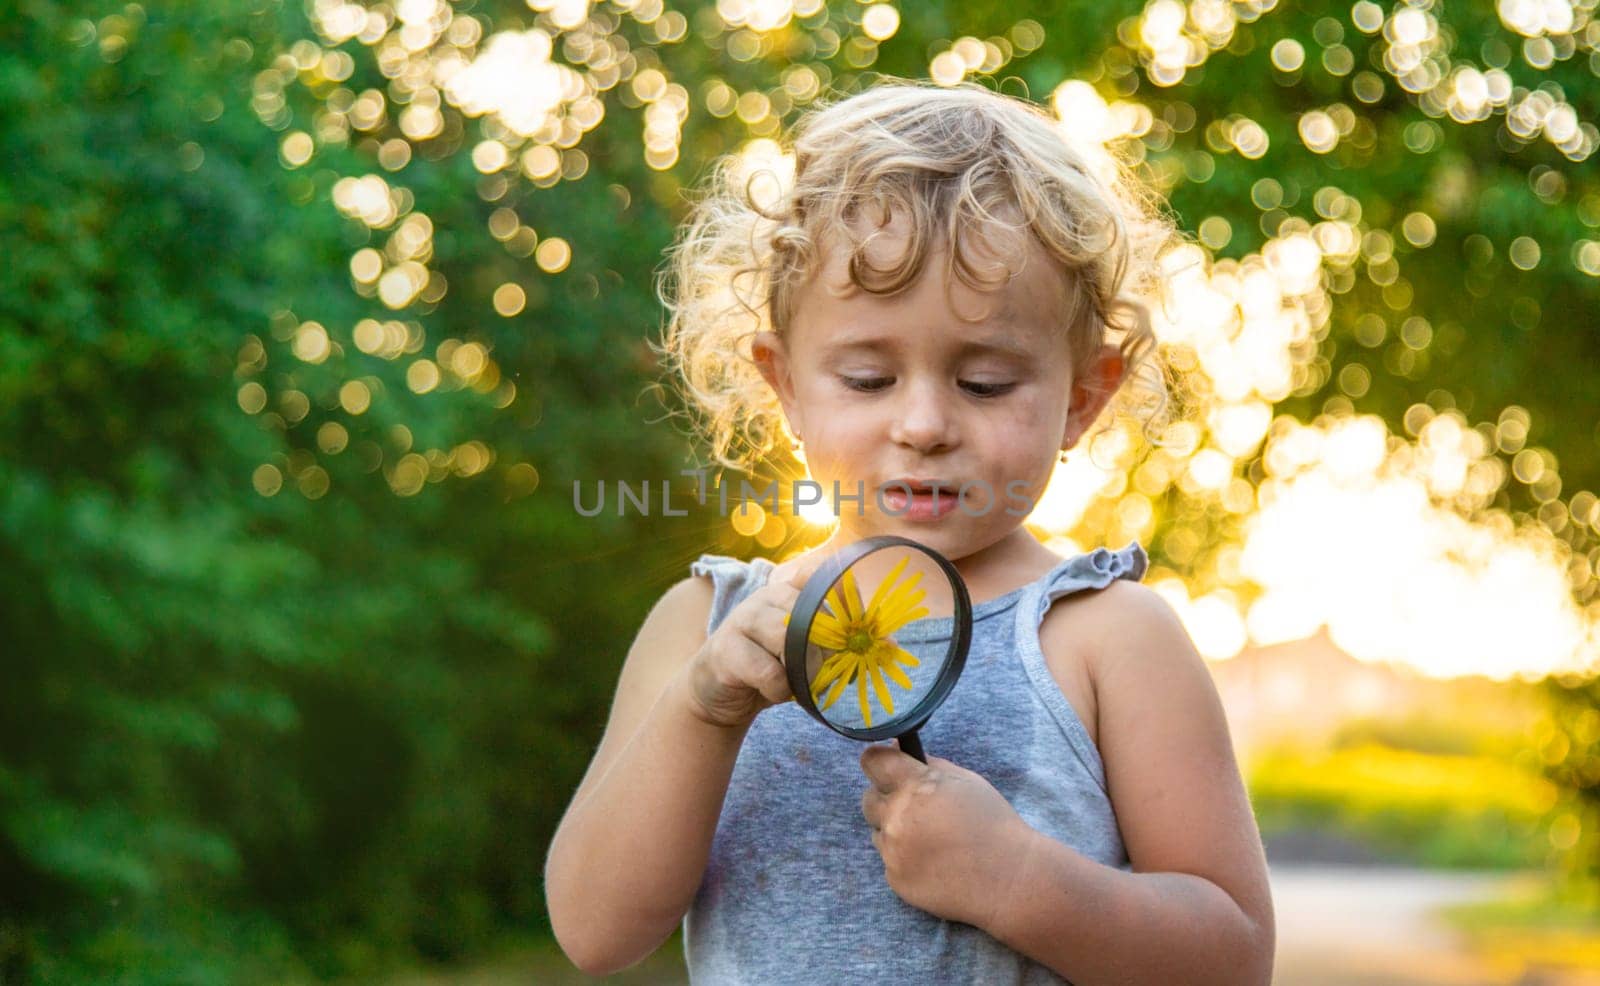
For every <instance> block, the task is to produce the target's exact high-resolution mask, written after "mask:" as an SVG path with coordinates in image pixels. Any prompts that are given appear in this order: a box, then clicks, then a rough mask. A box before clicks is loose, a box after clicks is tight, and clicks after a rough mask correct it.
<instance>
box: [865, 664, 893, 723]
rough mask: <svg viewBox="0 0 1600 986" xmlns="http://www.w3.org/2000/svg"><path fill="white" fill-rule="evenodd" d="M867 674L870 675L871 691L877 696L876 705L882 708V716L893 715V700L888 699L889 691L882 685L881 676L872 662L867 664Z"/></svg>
mask: <svg viewBox="0 0 1600 986" xmlns="http://www.w3.org/2000/svg"><path fill="white" fill-rule="evenodd" d="M867 673H868V674H870V675H872V690H873V691H874V692H876V693H877V695H878V704H879V705H881V706H883V711H884V714H886V715H891V716H892V715H894V699H892V698H890V697H889V689H887V688H885V687H884V685H883V675H881V674H879V673H878V665H877V664H876V663H874V662H869V663H868V664H867Z"/></svg>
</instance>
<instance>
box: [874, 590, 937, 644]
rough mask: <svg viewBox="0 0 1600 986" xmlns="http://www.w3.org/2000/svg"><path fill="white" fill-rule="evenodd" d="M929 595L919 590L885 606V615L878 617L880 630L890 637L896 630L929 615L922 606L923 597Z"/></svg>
mask: <svg viewBox="0 0 1600 986" xmlns="http://www.w3.org/2000/svg"><path fill="white" fill-rule="evenodd" d="M925 595H927V593H925V592H923V591H922V590H921V589H918V590H917V591H916V592H914V593H912V594H911V595H909V596H906V597H903V598H894V599H891V600H889V601H888V602H887V603H884V605H883V613H882V614H881V615H880V616H879V617H878V629H879V631H880V632H881V633H882V634H883V635H884V636H886V637H887V636H889V635H890V634H892V633H894V632H895V631H896V630H898V629H900V628H901V627H903V626H905V625H906V624H907V623H910V622H911V621H912V620H914V619H917V618H918V613H919V612H920V614H921V615H922V616H926V615H928V611H927V608H926V607H923V606H921V603H922V598H923V596H925Z"/></svg>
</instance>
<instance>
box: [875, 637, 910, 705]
mask: <svg viewBox="0 0 1600 986" xmlns="http://www.w3.org/2000/svg"><path fill="white" fill-rule="evenodd" d="M886 649H889V650H900V648H898V647H895V646H894V645H893V644H889V645H887V646H886ZM901 653H904V651H901ZM877 665H878V667H879V668H882V669H883V673H884V674H886V675H888V676H889V679H890V680H891V681H893V682H894V683H895V684H897V685H899V686H900V687H901V688H904V689H906V690H907V691H910V690H911V678H910V676H909V675H907V674H906V673H905V672H904V671H902V670H900V665H898V664H896V663H895V662H894V659H893V658H892V657H886V658H884V659H880V660H879V661H878V662H877ZM890 711H891V712H892V711H894V710H893V709H891V710H890Z"/></svg>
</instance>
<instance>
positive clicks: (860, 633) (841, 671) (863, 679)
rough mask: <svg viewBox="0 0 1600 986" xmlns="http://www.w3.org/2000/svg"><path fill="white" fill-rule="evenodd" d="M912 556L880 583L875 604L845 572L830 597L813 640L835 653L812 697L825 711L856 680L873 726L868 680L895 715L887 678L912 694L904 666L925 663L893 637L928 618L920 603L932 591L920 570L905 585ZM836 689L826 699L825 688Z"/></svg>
mask: <svg viewBox="0 0 1600 986" xmlns="http://www.w3.org/2000/svg"><path fill="white" fill-rule="evenodd" d="M909 560H910V556H909V555H908V556H906V557H905V558H901V559H900V562H899V563H898V564H897V565H895V567H894V568H893V569H892V570H891V571H890V572H889V575H888V576H887V577H886V578H885V579H884V580H883V581H882V582H880V583H879V584H878V588H877V591H875V592H874V593H873V594H872V601H871V602H869V603H868V604H867V605H866V606H865V607H863V606H862V605H861V593H860V591H859V590H858V589H857V588H856V580H855V575H854V574H853V573H852V572H851V571H850V570H848V569H846V570H845V573H844V575H843V577H841V578H840V580H839V583H838V584H837V585H835V586H834V587H833V589H832V590H831V591H830V592H829V594H828V597H827V602H828V606H827V607H826V608H824V609H819V610H818V611H817V615H816V619H815V620H814V621H813V622H812V624H811V642H812V643H814V644H816V645H817V646H818V647H822V648H824V649H826V650H830V651H833V653H832V654H829V655H828V657H827V658H826V659H824V660H823V662H822V667H821V668H819V669H818V671H817V677H816V679H815V680H814V681H812V682H811V696H812V699H813V700H814V701H816V702H817V703H818V706H817V707H818V709H819V710H825V709H827V708H828V707H830V706H831V705H833V703H834V702H836V701H838V698H839V695H840V694H841V693H842V692H843V691H844V689H845V686H847V685H849V684H850V683H851V682H852V681H853V682H855V685H856V696H857V697H858V698H859V700H860V702H861V718H862V720H863V721H864V722H865V723H866V724H867V725H868V726H871V725H872V709H871V707H870V706H869V705H868V704H867V679H868V678H869V677H870V678H871V679H872V690H873V692H874V693H875V694H876V695H877V696H878V704H879V705H881V706H883V710H884V711H885V712H886V713H888V714H890V715H893V714H894V699H893V698H891V697H890V695H889V689H888V687H887V686H886V685H885V684H884V678H885V677H887V678H888V679H889V680H890V681H893V682H894V683H895V684H897V685H899V686H900V687H901V688H905V689H907V690H909V689H910V688H911V679H910V678H909V677H907V676H906V673H905V671H903V670H902V669H901V668H900V665H902V664H903V665H905V666H906V667H916V666H917V665H918V664H920V663H922V662H921V661H919V660H917V658H916V657H915V656H914V655H912V654H910V653H908V652H907V651H905V650H903V649H902V648H901V647H900V646H899V645H898V644H896V643H895V642H894V640H893V639H892V635H893V634H894V632H895V631H896V630H899V629H900V628H901V627H903V626H905V625H906V624H907V623H909V622H911V621H912V620H915V619H917V618H918V617H922V616H927V615H928V610H927V608H926V607H924V606H921V605H919V604H920V603H921V602H922V599H923V597H924V596H925V595H926V593H925V592H924V591H923V590H921V589H918V588H917V582H918V581H919V580H920V579H921V578H922V573H921V572H917V573H915V574H914V575H912V576H911V577H910V578H909V579H907V580H905V582H903V583H902V582H899V581H898V580H899V578H900V573H901V572H902V571H904V570H905V567H906V562H907V561H909ZM830 683H831V684H832V685H833V687H832V689H830V690H829V691H828V695H827V698H826V699H824V698H823V695H822V690H823V689H824V688H827V687H828V685H829V684H830Z"/></svg>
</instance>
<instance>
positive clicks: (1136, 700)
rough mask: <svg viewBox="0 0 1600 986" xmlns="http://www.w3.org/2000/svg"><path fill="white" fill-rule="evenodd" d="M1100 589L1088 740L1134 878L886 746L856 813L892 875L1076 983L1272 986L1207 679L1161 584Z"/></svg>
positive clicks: (873, 757)
mask: <svg viewBox="0 0 1600 986" xmlns="http://www.w3.org/2000/svg"><path fill="white" fill-rule="evenodd" d="M1097 595H1099V596H1101V599H1100V600H1099V601H1098V602H1099V603H1100V605H1098V606H1096V607H1094V609H1095V610H1097V612H1096V613H1095V615H1094V616H1093V617H1090V616H1089V614H1087V613H1085V614H1084V615H1085V617H1086V618H1088V619H1091V620H1093V621H1095V622H1096V623H1097V624H1098V625H1097V626H1090V625H1088V624H1080V627H1079V629H1082V630H1084V631H1086V634H1087V636H1088V637H1089V639H1090V641H1091V643H1092V644H1095V643H1097V644H1098V646H1097V647H1095V651H1096V655H1097V656H1096V658H1095V660H1094V665H1093V666H1094V669H1095V671H1094V674H1095V686H1096V693H1097V695H1098V700H1099V706H1098V708H1099V715H1098V721H1099V726H1100V728H1099V732H1100V735H1099V737H1098V742H1099V746H1100V751H1101V757H1102V760H1103V761H1104V763H1105V768H1106V781H1107V788H1108V790H1109V793H1110V796H1111V801H1112V806H1113V808H1114V809H1115V812H1116V816H1117V822H1118V827H1119V829H1120V831H1121V833H1122V840H1123V844H1124V846H1125V847H1126V849H1127V852H1128V857H1129V859H1130V860H1131V862H1132V864H1133V870H1134V871H1133V872H1131V873H1129V872H1123V871H1121V870H1117V869H1113V868H1112V867H1109V866H1105V865H1103V864H1101V863H1098V862H1095V861H1093V860H1091V859H1089V858H1087V857H1085V856H1083V855H1082V854H1081V853H1078V852H1077V851H1075V850H1073V849H1072V848H1070V847H1069V846H1067V845H1065V844H1063V843H1061V842H1059V841H1057V840H1055V839H1053V838H1050V837H1048V836H1046V835H1043V834H1042V833H1039V832H1038V831H1036V830H1034V829H1032V828H1030V827H1029V826H1028V825H1027V824H1026V823H1025V822H1023V820H1022V819H1021V818H1020V817H1019V816H1018V815H1017V814H1016V812H1015V811H1013V810H1011V807H1010V805H1009V804H1007V803H1006V802H1005V800H1004V798H1003V797H1001V795H1000V794H999V792H997V791H995V789H994V788H993V786H991V785H990V784H989V783H988V782H987V781H985V780H984V779H983V778H982V777H980V776H979V775H977V774H975V773H973V772H972V771H969V770H965V769H963V768H961V767H959V766H957V765H955V764H952V763H950V762H949V761H945V760H941V759H940V758H937V757H932V758H930V759H929V765H928V766H927V767H923V766H922V765H920V764H917V763H916V761H914V760H912V759H911V758H910V757H906V756H904V755H902V754H899V753H897V752H895V751H893V750H891V749H888V748H881V747H880V748H869V750H868V751H866V752H865V753H864V754H863V759H862V764H863V767H864V768H865V769H866V770H867V773H868V775H869V776H870V777H871V778H872V779H873V782H874V786H873V787H872V788H869V789H868V791H867V793H866V795H865V796H864V797H863V802H862V807H863V811H864V812H865V814H866V816H867V819H868V821H869V823H871V824H872V825H873V827H874V829H875V830H878V829H881V831H875V833H874V836H873V842H874V844H875V845H877V846H878V848H879V850H880V852H882V853H883V855H884V861H885V865H886V871H887V874H888V878H889V881H890V884H891V886H893V887H894V889H895V891H896V892H897V893H899V894H900V896H901V897H903V898H905V899H906V900H907V901H908V902H909V903H912V904H914V905H916V906H918V907H922V908H923V909H925V910H928V911H930V912H932V913H935V914H939V915H940V916H942V917H946V918H950V919H952V920H960V921H966V922H968V923H971V924H974V925H977V926H979V927H982V928H983V929H984V930H986V931H988V932H989V933H990V934H991V935H993V936H994V937H996V938H998V939H999V940H1001V941H1003V942H1005V943H1006V944H1008V945H1010V946H1011V947H1012V948H1014V949H1016V950H1017V951H1019V952H1022V953H1023V954H1025V955H1027V956H1029V957H1030V958H1033V959H1034V960H1035V961H1038V962H1040V963H1042V964H1044V965H1047V966H1049V967H1050V968H1051V969H1053V970H1055V971H1056V972H1057V973H1059V974H1060V975H1062V976H1063V977H1065V978H1067V979H1070V980H1071V981H1072V982H1074V983H1078V984H1079V986H1094V984H1098V983H1173V982H1183V983H1228V984H1238V983H1250V984H1254V983H1260V984H1266V983H1269V982H1270V980H1271V976H1272V960H1273V949H1274V937H1275V932H1274V924H1273V913H1272V900H1271V893H1270V889H1269V885H1268V880H1267V868H1266V859H1265V856H1264V854H1263V853H1262V850H1261V837H1260V834H1259V832H1258V831H1257V828H1256V824H1255V818H1254V815H1253V814H1252V812H1251V809H1250V803H1249V799H1248V796H1247V795H1246V794H1245V791H1244V786H1243V783H1242V781H1241V779H1240V776H1239V770H1238V767H1237V765H1236V762H1235V760H1234V755H1233V747H1232V743H1231V741H1230V739H1229V736H1228V731H1227V722H1226V720H1225V718H1224V715H1223V711H1222V705H1221V702H1220V700H1219V699H1218V697H1217V693H1216V688H1215V686H1214V685H1213V684H1212V682H1211V677H1210V674H1209V672H1207V670H1206V668H1205V665H1204V663H1203V662H1202V661H1201V659H1200V656H1199V654H1197V653H1196V652H1195V650H1194V645H1193V644H1192V643H1191V642H1190V640H1189V637H1188V634H1187V633H1185V632H1184V630H1183V627H1182V624H1181V623H1179V621H1178V619H1177V616H1176V615H1175V614H1174V613H1173V612H1172V610H1171V608H1170V607H1168V606H1167V604H1166V603H1165V601H1163V600H1162V599H1161V598H1160V596H1158V595H1156V594H1155V593H1154V592H1152V591H1151V590H1149V589H1147V588H1145V587H1143V586H1140V585H1137V584H1136V583H1131V582H1118V583H1113V584H1112V585H1111V586H1108V587H1107V588H1106V589H1105V590H1102V591H1101V593H1098V594H1097Z"/></svg>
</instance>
